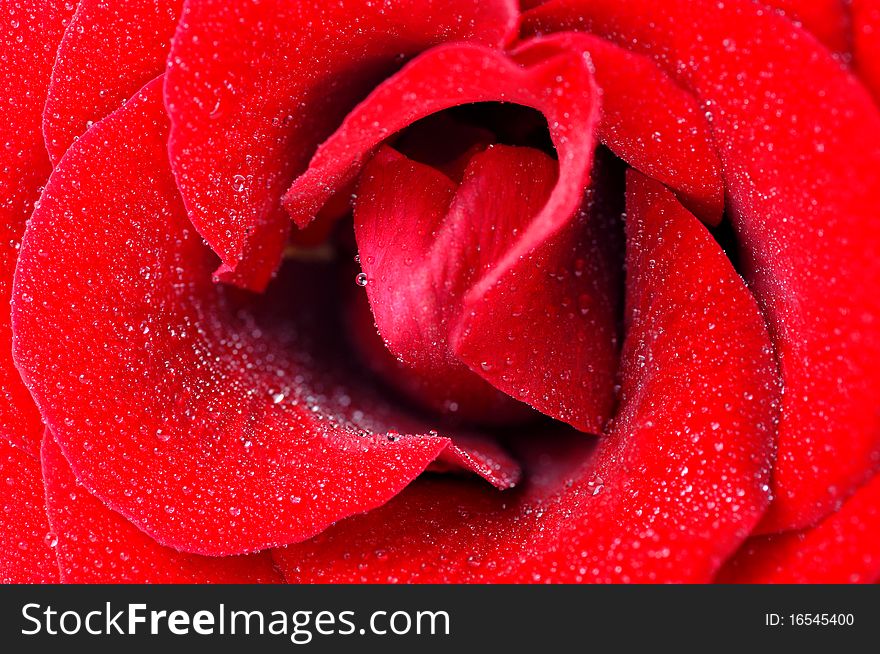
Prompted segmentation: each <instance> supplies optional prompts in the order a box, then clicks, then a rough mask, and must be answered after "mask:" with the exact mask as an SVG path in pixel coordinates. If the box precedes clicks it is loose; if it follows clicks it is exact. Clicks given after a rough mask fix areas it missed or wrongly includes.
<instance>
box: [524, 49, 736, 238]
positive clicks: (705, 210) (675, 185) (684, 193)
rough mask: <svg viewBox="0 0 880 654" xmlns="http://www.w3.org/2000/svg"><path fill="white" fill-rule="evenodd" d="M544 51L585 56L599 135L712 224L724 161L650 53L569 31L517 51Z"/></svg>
mask: <svg viewBox="0 0 880 654" xmlns="http://www.w3.org/2000/svg"><path fill="white" fill-rule="evenodd" d="M548 50H549V51H550V52H552V51H554V50H555V51H560V50H563V51H564V50H568V51H571V52H575V53H582V54H583V55H584V56H586V57H588V58H589V60H590V62H591V63H592V66H593V68H594V75H595V77H596V85H597V86H598V87H599V89H600V90H601V92H602V115H601V119H600V120H599V125H598V138H599V140H600V141H602V143H604V144H605V145H606V146H607V147H608V148H609V149H610V150H611V151H612V152H614V154H616V155H617V156H618V157H620V158H621V159H623V160H624V161H626V162H627V163H629V164H630V165H631V166H633V167H634V168H636V169H638V170H640V171H641V172H643V173H644V174H646V175H648V176H650V177H653V178H654V179H656V180H658V181H660V182H663V183H664V184H666V185H667V186H669V187H670V188H672V189H673V190H674V191H675V192H676V194H677V195H678V196H679V198H680V199H681V201H682V202H683V203H684V205H685V206H686V207H687V208H688V209H690V210H691V211H693V212H694V213H695V214H696V215H697V216H698V217H699V218H700V219H702V220H703V221H704V222H707V223H709V224H712V225H717V224H718V223H719V222H720V221H721V214H722V212H723V211H724V185H723V183H722V180H721V162H720V161H719V160H718V155H717V154H716V152H715V147H714V144H713V141H712V134H711V131H710V129H709V123H708V121H707V120H706V117H705V115H704V114H703V112H702V110H701V109H700V106H699V104H698V103H697V101H696V99H695V98H694V97H693V96H692V95H691V94H690V93H688V92H687V91H686V90H685V89H683V88H682V87H680V86H679V85H678V84H677V83H676V82H674V81H673V80H672V79H671V78H670V77H669V76H668V75H667V74H666V73H665V72H664V71H663V70H662V69H661V68H659V67H658V66H657V65H656V64H655V63H654V62H653V61H651V60H650V59H649V58H648V57H645V56H642V55H638V54H635V53H633V52H629V51H628V50H625V49H624V48H621V47H618V46H616V45H614V44H613V43H610V42H609V41H606V40H605V39H600V38H597V37H595V36H592V35H589V34H579V33H577V32H567V33H563V34H552V35H550V36H547V37H544V38H542V39H535V40H531V41H527V42H526V44H525V45H523V46H522V47H521V48H520V52H521V53H522V55H525V56H528V57H541V56H546V54H547V51H548ZM522 55H521V56H522Z"/></svg>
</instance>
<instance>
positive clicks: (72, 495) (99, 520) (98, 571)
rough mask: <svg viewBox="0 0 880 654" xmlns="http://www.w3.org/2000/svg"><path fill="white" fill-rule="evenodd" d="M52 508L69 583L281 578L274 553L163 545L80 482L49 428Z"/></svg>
mask: <svg viewBox="0 0 880 654" xmlns="http://www.w3.org/2000/svg"><path fill="white" fill-rule="evenodd" d="M42 463H43V479H44V483H45V485H46V510H47V511H48V513H49V523H50V524H51V526H52V531H53V534H54V536H53V538H54V539H56V540H57V543H56V547H57V552H58V567H59V568H60V570H61V581H62V582H63V583H73V584H77V583H79V584H85V583H91V584H96V583H117V584H118V583H128V584H163V583H164V584H184V583H190V584H205V583H214V584H224V583H225V584H235V583H279V582H281V581H283V580H282V579H281V575H280V574H279V573H278V572H277V571H276V570H275V568H274V567H273V565H272V558H271V556H269V554H268V553H260V554H251V555H247V556H227V557H208V556H198V555H196V554H184V553H182V552H178V551H176V550H173V549H171V548H169V547H162V546H161V545H159V544H158V543H157V542H156V541H154V540H153V539H152V538H150V537H149V536H147V535H146V534H145V533H143V532H142V531H140V530H139V529H138V528H137V527H135V526H134V525H133V524H131V523H130V522H128V521H127V520H126V519H125V518H123V517H122V516H120V515H119V514H118V513H115V512H114V511H111V510H110V509H108V508H107V507H106V506H104V505H103V504H102V503H101V502H100V501H98V499H97V498H95V497H93V496H92V495H91V494H89V492H88V491H87V490H86V489H85V488H83V487H82V486H80V485H79V483H78V482H77V480H76V477H74V476H73V472H72V471H71V470H70V465H69V464H68V463H67V460H66V459H65V458H64V455H63V454H62V453H61V449H60V448H59V447H58V445H57V444H56V443H55V440H54V439H53V438H52V435H51V434H49V433H47V434H46V437H45V439H44V440H43V449H42Z"/></svg>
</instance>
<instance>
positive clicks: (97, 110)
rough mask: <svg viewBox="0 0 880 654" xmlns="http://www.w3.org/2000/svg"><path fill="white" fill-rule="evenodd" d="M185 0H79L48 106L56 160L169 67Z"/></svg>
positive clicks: (48, 133) (46, 120) (49, 143)
mask: <svg viewBox="0 0 880 654" xmlns="http://www.w3.org/2000/svg"><path fill="white" fill-rule="evenodd" d="M182 4H183V0H128V1H127V2H125V3H124V4H120V3H117V2H108V1H107V0H80V2H79V5H78V7H77V10H76V13H75V14H74V16H73V19H72V20H71V21H70V24H69V26H68V28H67V31H66V32H65V33H64V38H63V39H62V41H61V45H60V47H59V48H58V57H57V59H56V60H55V67H54V69H53V70H52V81H51V83H50V85H49V97H48V98H47V100H46V108H45V110H44V112H43V134H44V135H45V137H46V147H47V149H48V150H49V157H50V158H51V160H52V163H53V164H56V163H58V160H59V159H60V158H61V155H63V154H64V153H65V152H66V151H67V148H69V147H70V144H71V143H73V142H74V141H75V140H76V139H77V138H78V137H79V136H80V135H81V134H82V133H83V132H85V131H86V129H88V127H90V126H91V125H92V124H93V123H96V122H98V121H99V120H100V119H102V118H104V117H105V116H106V115H108V114H109V113H111V112H113V111H115V110H116V109H118V108H119V107H120V106H121V105H122V103H123V102H125V101H126V100H128V99H129V98H130V97H131V96H132V95H134V94H135V92H136V91H137V90H138V89H140V88H141V87H142V86H143V85H144V84H146V83H147V82H149V81H150V80H151V79H153V78H155V77H156V76H157V75H160V74H161V73H162V71H164V70H165V59H166V58H167V56H168V48H169V44H170V41H171V36H172V35H173V34H174V28H175V27H176V25H177V18H178V16H179V15H180V8H181V5H182Z"/></svg>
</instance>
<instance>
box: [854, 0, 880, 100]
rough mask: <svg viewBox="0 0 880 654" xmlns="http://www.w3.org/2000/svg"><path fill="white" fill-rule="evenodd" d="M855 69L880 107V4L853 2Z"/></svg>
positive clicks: (868, 0) (867, 0) (866, 1)
mask: <svg viewBox="0 0 880 654" xmlns="http://www.w3.org/2000/svg"><path fill="white" fill-rule="evenodd" d="M851 11H852V22H853V57H854V63H855V69H856V71H857V72H858V74H859V77H861V79H862V81H863V82H864V83H865V84H866V85H867V86H868V88H869V89H871V92H872V93H873V94H874V100H875V102H877V103H878V105H880V2H878V0H852V9H851Z"/></svg>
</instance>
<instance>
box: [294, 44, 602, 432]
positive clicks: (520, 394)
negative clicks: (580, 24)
mask: <svg viewBox="0 0 880 654" xmlns="http://www.w3.org/2000/svg"><path fill="white" fill-rule="evenodd" d="M551 52H553V50H552V47H551V46H546V47H544V48H543V54H544V55H545V56H543V57H542V58H540V59H539V58H536V57H534V56H533V55H532V54H531V52H530V50H529V49H528V48H527V47H523V48H521V49H520V50H519V51H518V52H517V55H516V56H517V57H522V58H523V59H527V60H528V62H529V65H527V66H525V67H522V66H520V65H518V64H517V63H516V62H517V60H516V59H514V60H511V59H510V58H508V57H507V56H505V55H503V54H500V53H497V52H495V51H492V50H490V49H488V48H483V47H479V46H474V45H449V46H441V47H438V48H435V49H433V50H431V51H429V52H427V53H425V54H423V55H421V56H420V57H418V58H417V59H415V60H414V61H413V62H411V63H410V64H409V65H408V66H406V67H404V69H403V70H401V72H400V73H398V74H397V75H395V76H394V77H392V78H390V79H389V80H388V81H386V82H385V83H384V84H383V85H382V86H380V87H379V88H377V89H376V90H375V91H374V92H373V93H372V94H371V95H370V96H369V97H368V98H367V100H365V101H364V102H363V103H361V104H360V105H359V106H358V107H357V108H356V109H355V110H354V111H353V112H352V113H351V114H349V116H348V117H347V118H346V120H345V122H344V123H343V125H342V127H340V129H339V130H338V131H337V132H336V133H335V134H334V135H333V136H332V137H331V138H330V139H329V140H328V141H327V142H326V143H324V144H323V145H322V146H321V148H319V150H318V153H317V154H316V155H315V157H314V158H313V160H312V162H311V164H310V166H309V169H308V170H307V171H306V172H305V173H304V174H303V175H302V176H300V177H299V178H298V179H297V180H296V181H295V182H294V184H293V186H292V187H291V189H290V191H289V192H288V194H287V195H286V196H285V206H287V208H288V209H289V210H290V211H291V214H292V216H293V218H294V221H295V222H296V223H297V224H299V225H305V224H307V223H308V222H309V220H311V219H312V218H313V217H314V216H315V214H316V213H317V211H318V210H319V209H320V207H321V206H322V205H323V204H324V203H325V202H326V201H327V200H328V199H329V198H330V197H331V195H332V194H333V193H334V192H338V191H339V190H340V189H342V188H344V187H345V186H346V185H347V184H348V183H350V181H351V180H352V179H353V178H354V177H355V176H356V175H357V173H358V172H359V171H360V169H361V167H362V166H363V164H364V163H365V162H366V161H367V159H368V157H369V155H370V154H372V152H373V150H374V149H375V148H376V147H378V146H379V144H380V143H381V142H382V141H383V140H384V139H386V138H388V137H389V136H390V135H391V134H394V133H395V132H397V131H399V130H401V129H402V128H404V127H406V126H408V125H410V124H412V123H414V122H415V121H417V120H420V119H422V118H424V117H426V116H428V115H430V114H433V113H436V112H439V111H442V110H443V109H447V108H449V107H451V106H457V105H460V104H465V103H469V102H483V101H504V102H513V103H516V104H520V105H523V106H527V107H531V108H533V109H536V110H538V111H540V112H541V113H543V114H544V116H545V117H546V119H547V122H548V124H549V125H550V135H551V138H552V139H553V142H554V144H555V146H556V149H557V152H558V154H559V160H560V162H561V165H560V167H559V181H558V183H557V184H556V186H555V188H554V190H553V192H552V194H550V196H549V199H547V201H546V202H543V200H541V202H542V203H543V204H544V206H543V207H542V208H541V210H540V211H539V212H536V213H535V215H534V216H533V218H532V219H531V220H530V221H529V222H528V227H527V228H525V229H523V230H522V231H521V232H520V233H519V236H518V238H517V239H515V240H514V241H513V242H511V243H510V244H509V247H505V248H504V249H503V250H502V251H501V252H496V254H498V255H499V256H496V257H495V258H494V260H493V262H492V263H493V265H492V266H491V267H488V269H487V270H485V271H484V274H482V275H481V277H480V278H479V279H478V280H474V283H473V284H472V285H471V287H470V288H469V289H468V292H467V294H466V297H465V298H464V311H463V312H462V314H461V315H462V316H463V317H464V318H463V321H459V322H458V324H457V326H456V327H455V331H456V333H455V334H454V335H453V334H451V333H450V336H451V337H452V341H454V343H453V342H452V341H450V343H451V344H452V346H453V349H454V351H455V354H456V357H457V358H459V359H460V360H462V361H463V362H464V363H466V364H467V365H468V367H470V368H471V370H473V371H474V372H476V373H477V374H479V375H480V376H482V377H484V378H485V379H487V380H488V381H490V382H491V383H492V385H493V386H495V387H496V388H499V389H501V390H503V391H505V392H506V393H508V394H510V395H512V396H513V397H515V398H517V399H519V400H522V401H525V402H527V403H528V404H530V405H532V406H534V407H535V408H537V409H538V410H540V411H542V412H544V413H546V414H548V415H552V416H554V417H558V418H560V419H562V420H565V421H568V422H571V423H572V424H577V425H578V426H580V427H582V428H584V429H589V430H592V431H596V430H598V429H601V425H602V421H603V419H604V418H605V417H607V413H608V410H610V400H611V393H610V389H611V384H610V379H611V376H612V375H613V373H614V369H615V366H616V363H615V351H616V345H615V343H614V331H615V328H614V324H613V302H611V301H609V297H613V291H614V285H613V275H611V274H610V271H611V270H612V269H613V266H606V265H605V263H606V261H605V259H604V258H603V257H607V256H610V255H609V254H606V253H605V251H604V250H600V251H601V252H603V257H599V258H598V259H597V261H595V262H594V261H589V262H586V261H584V262H582V264H583V263H586V264H587V267H588V268H589V269H588V270H585V271H582V272H584V278H585V279H584V280H583V283H584V288H581V289H580V292H579V294H578V295H576V296H574V297H572V296H571V293H570V291H571V290H572V287H571V285H570V284H558V285H556V286H555V288H557V290H558V293H559V297H557V298H556V300H559V302H561V303H562V304H561V305H560V306H561V307H562V312H563V315H562V316H561V319H562V320H563V322H565V323H566V325H569V323H575V324H578V325H580V326H578V327H577V328H576V330H575V331H576V332H577V333H580V334H582V333H583V329H584V326H583V325H585V324H587V323H590V322H592V323H593V327H594V329H595V330H597V332H596V338H593V339H587V340H579V341H578V344H579V345H578V347H579V348H580V350H579V352H578V355H572V354H571V353H570V352H568V351H567V349H568V345H569V339H570V337H571V334H568V335H566V336H564V337H563V338H564V339H565V344H566V348H564V349H560V347H559V342H558V339H555V340H554V338H553V334H554V333H555V334H557V335H559V336H560V337H562V333H563V331H564V329H565V326H561V323H560V324H557V323H558V322H559V320H557V319H559V318H560V314H559V312H555V313H553V315H548V314H547V309H548V307H551V308H552V307H553V306H556V305H555V304H554V301H553V300H550V301H547V302H544V301H541V302H538V303H537V304H536V302H537V300H538V298H541V293H542V292H544V291H545V290H547V288H546V285H545V284H544V282H545V280H546V277H544V276H540V275H536V274H535V271H534V266H535V264H536V263H540V262H543V268H544V269H546V270H547V273H546V274H547V275H554V276H555V277H557V278H563V279H564V278H565V277H567V276H572V275H575V274H576V272H577V271H575V270H569V268H571V267H572V266H573V265H576V261H573V260H572V255H573V250H572V244H573V243H574V242H575V241H576V240H577V238H580V237H582V236H584V234H583V232H582V231H578V230H579V229H581V226H580V225H579V224H576V223H578V221H577V219H576V217H577V213H576V212H577V209H578V208H579V207H580V205H581V202H582V201H583V193H584V189H585V188H586V187H587V186H588V185H589V175H590V164H591V160H592V147H593V140H592V130H593V125H594V123H595V120H596V116H597V112H596V109H595V107H591V106H590V105H589V103H586V102H585V101H584V97H585V96H587V97H592V96H591V94H592V93H593V92H594V89H593V84H592V77H591V75H590V71H589V69H588V67H587V66H586V62H585V61H584V59H583V57H582V56H581V55H580V54H572V53H570V52H568V51H567V50H565V49H559V50H558V51H555V52H553V56H549V54H548V53H551ZM480 179H481V180H482V181H479V183H474V184H473V187H474V188H473V190H470V189H469V190H468V191H467V197H468V198H469V199H468V200H467V201H468V202H469V203H471V205H472V206H473V207H474V212H475V213H476V212H478V211H480V210H481V209H480V203H482V202H491V201H492V199H493V198H494V195H493V193H494V192H495V191H494V189H493V188H488V189H487V188H484V187H485V186H486V184H487V182H488V177H486V176H483V177H482V178H480ZM491 184H495V180H492V182H491ZM491 184H490V186H491ZM435 186H436V185H435ZM383 192H384V191H383ZM517 192H518V191H517V190H516V189H513V188H511V189H510V193H517ZM430 195H431V194H426V195H424V196H423V197H425V198H429V200H430V201H431V202H433V201H434V200H435V199H431V198H430ZM377 197H378V196H377ZM440 197H442V196H440ZM463 197H464V196H463ZM480 198H483V199H482V200H481V199H480ZM437 199H439V198H437ZM400 201H401V202H405V201H406V199H405V198H404V197H401V198H400ZM508 204H509V203H508ZM389 206H391V205H389ZM404 206H406V205H405V204H400V205H399V207H400V208H403V207H404ZM465 206H466V205H465ZM490 206H491V205H490ZM501 206H504V204H503V203H502V205H501ZM538 206H539V205H538V204H535V205H534V206H532V203H530V204H529V207H528V209H529V212H528V214H524V215H523V216H521V217H520V218H519V220H520V221H522V219H523V218H527V217H529V214H531V212H532V210H533V209H536V208H537V207H538ZM386 208H388V207H386ZM382 210H383V211H384V209H382ZM494 211H495V208H493V212H494ZM398 215H401V218H402V214H398ZM426 218H427V217H426ZM466 220H467V218H466V216H462V219H461V221H466ZM461 221H459V224H461ZM376 224H381V223H378V222H377V223H376ZM524 224H525V223H524ZM480 233H481V230H476V231H475V232H474V236H475V237H477V236H479V234H480ZM592 237H593V238H597V237H596V235H592ZM429 240H430V239H429ZM429 240H426V239H425V238H422V239H421V245H419V244H417V243H412V244H408V247H410V246H411V247H413V248H416V249H418V248H421V249H422V250H424V247H426V246H427V245H428V242H429ZM453 240H454V239H453ZM599 240H601V239H599ZM599 240H597V241H596V242H595V243H594V245H596V244H598V245H601V243H599ZM364 244H365V243H364V241H363V239H361V245H362V246H363V245H364ZM575 245H576V243H575ZM382 247H383V252H382V253H381V256H383V257H384V256H387V253H386V252H385V251H384V246H382ZM456 247H458V246H456ZM493 247H494V246H493ZM393 251H394V248H393V247H391V248H389V249H388V252H393ZM502 254H503V256H501V255H502ZM361 255H362V263H364V262H367V263H366V265H367V266H368V267H369V258H370V257H371V256H374V258H375V257H376V256H380V253H378V252H377V253H375V255H374V254H371V253H370V252H362V253H361ZM441 257H442V253H441ZM414 258H418V255H415V257H414ZM405 259H406V257H405V256H404V262H405ZM554 259H555V260H556V261H557V262H558V264H559V269H558V270H549V261H553V260H554ZM437 260H438V262H440V261H442V258H438V259H437ZM428 261H430V259H428V260H427V261H425V262H423V263H428ZM483 263H486V262H480V264H481V265H482V264H483ZM428 268H429V266H427V267H426V268H425V270H426V274H428V272H427V271H428ZM428 276H430V275H429V274H428ZM367 277H368V279H369V277H370V273H369V271H367ZM538 277H541V279H540V280H538ZM450 279H451V278H450ZM574 283H575V284H576V285H577V282H574ZM589 283H591V284H592V286H591V285H589ZM388 284H393V285H395V286H396V283H394V281H393V280H391V279H390V278H389V279H388ZM536 284H541V285H542V286H541V290H540V292H539V291H538V290H537V287H536ZM387 288H388V286H386V289H387ZM368 289H369V285H368ZM529 293H532V294H534V296H529ZM417 294H418V293H416V294H415V295H417ZM415 295H413V297H415ZM388 299H389V298H385V297H383V298H378V299H372V298H371V302H372V306H373V309H374V311H384V310H385V309H383V307H386V308H388V309H391V308H392V306H391V305H387V303H386V300H388ZM538 304H539V306H538ZM575 304H577V305H578V307H575V306H574V305H575ZM511 307H513V308H514V309H513V310H511ZM516 307H519V309H517V308H516ZM566 307H571V308H570V310H568V311H566ZM386 313H387V312H386ZM511 314H513V315H511ZM516 314H519V315H516ZM569 314H571V318H570V319H568V316H569ZM578 314H581V315H578ZM410 315H412V314H410ZM404 317H405V316H404V315H400V316H399V318H401V319H402V318H404ZM432 317H436V316H433V314H432ZM377 319H378V320H379V323H380V329H385V328H389V325H390V324H391V322H390V321H385V320H383V319H382V317H380V316H377ZM536 321H537V322H536ZM410 322H411V321H410ZM383 323H384V326H383ZM430 323H431V321H430V320H427V321H423V324H425V325H430ZM581 323H583V324H581ZM499 325H504V327H505V330H504V333H507V332H511V333H513V334H515V335H517V334H518V335H519V340H518V342H517V343H511V342H509V343H507V344H505V349H506V351H508V354H509V355H510V356H511V357H512V358H513V360H512V361H511V363H510V364H506V359H507V358H508V357H507V356H504V357H502V358H501V360H494V359H497V358H498V356H497V355H498V352H497V348H495V347H494V345H492V344H494V343H497V337H498V333H499V331H498V328H499ZM451 326H452V325H450V327H451ZM569 326H570V325H569ZM410 327H411V325H402V326H401V329H403V330H404V331H406V330H408V329H409V328H410ZM386 331H387V329H386ZM392 331H393V330H392ZM397 331H398V332H400V330H397ZM384 336H385V337H386V339H388V338H390V334H387V333H386V334H384ZM543 338H547V339H548V347H547V348H546V350H545V353H546V354H550V353H551V352H555V355H554V356H552V357H548V358H546V359H542V358H541V357H536V356H535V354H534V352H533V351H532V350H533V348H535V347H539V346H538V345H537V344H538V343H540V340H541V339H543ZM429 340H430V337H429V338H428V341H429ZM514 340H516V336H515V339H514ZM422 342H423V343H424V342H427V341H425V340H424V339H422ZM397 345H398V346H399V345H401V343H398V344H397ZM395 347H396V346H395ZM487 348H488V349H487ZM393 349H394V348H393ZM406 349H407V347H406V346H405V344H404V345H403V346H402V347H396V352H395V353H396V354H398V355H400V354H402V352H403V350H406ZM441 349H442V348H441ZM490 350H491V351H490ZM422 351H423V352H425V353H426V355H428V356H430V355H429V353H427V351H426V350H425V349H424V348H423V349H422ZM490 354H491V355H492V356H491V357H490V358H491V359H493V360H491V361H490V360H489V359H487V357H488V356H489V355H490ZM404 358H406V357H404ZM447 359H448V357H447ZM423 360H424V357H423ZM440 363H442V361H441V362H440ZM444 365H446V364H444ZM590 366H592V367H593V370H594V374H592V375H590V376H589V377H587V378H585V377H584V376H583V371H585V370H588V369H589V368H590ZM435 367H436V366H435ZM449 367H450V366H447V368H449ZM444 378H446V377H444ZM458 379H460V376H459V377H458ZM585 382H586V384H587V386H584V383H585ZM581 398H590V399H589V402H587V403H584V404H580V403H579V401H578V400H579V399H581Z"/></svg>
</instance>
